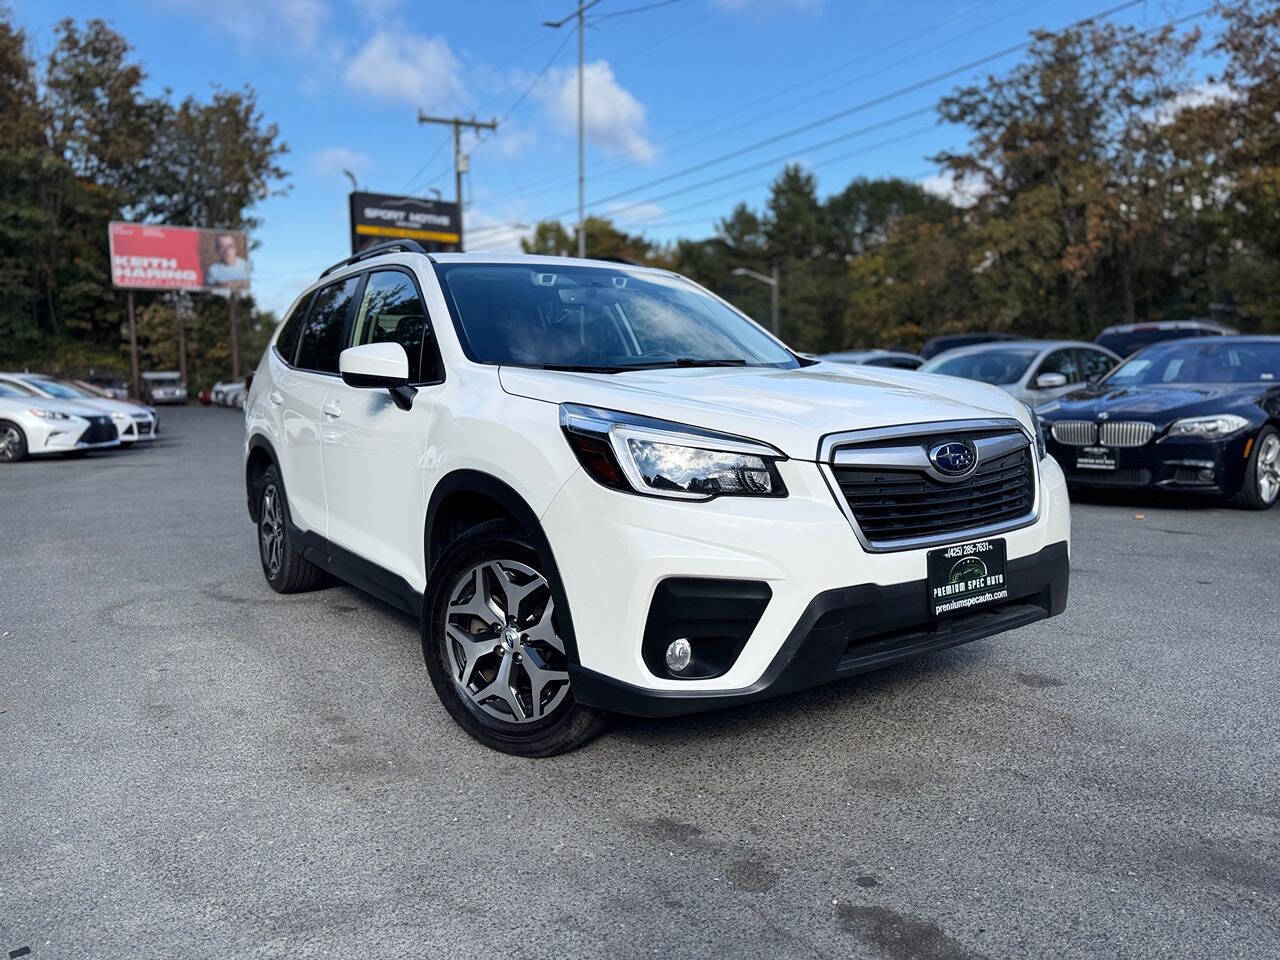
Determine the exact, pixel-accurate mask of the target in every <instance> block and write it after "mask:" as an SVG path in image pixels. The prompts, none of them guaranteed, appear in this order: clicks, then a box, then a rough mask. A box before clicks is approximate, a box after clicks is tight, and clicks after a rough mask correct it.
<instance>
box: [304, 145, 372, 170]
mask: <svg viewBox="0 0 1280 960" xmlns="http://www.w3.org/2000/svg"><path fill="white" fill-rule="evenodd" d="M309 166H310V167H311V172H312V173H314V174H316V175H317V176H321V177H327V176H330V175H332V174H335V173H342V171H343V170H350V171H351V172H352V173H354V174H355V175H356V176H357V177H362V176H364V175H365V174H366V173H368V172H369V169H370V168H371V167H372V166H373V157H371V156H369V155H368V154H367V153H364V152H363V151H360V150H351V149H349V148H348V147H325V148H324V149H323V150H321V151H319V152H317V153H315V154H313V155H312V157H311V161H310V164H309Z"/></svg>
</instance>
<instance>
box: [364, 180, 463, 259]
mask: <svg viewBox="0 0 1280 960" xmlns="http://www.w3.org/2000/svg"><path fill="white" fill-rule="evenodd" d="M395 239H405V240H417V241H418V242H419V243H421V244H422V245H423V246H424V247H426V248H427V249H428V250H431V251H444V250H459V249H461V247H462V232H461V229H460V227H459V223H458V205H457V204H456V203H445V202H443V201H441V200H424V199H422V198H421V197H397V196H392V195H390V194H385V193H353V194H351V252H352V253H359V252H360V251H361V249H363V248H364V247H367V246H368V245H369V244H371V243H378V242H379V241H382V240H395Z"/></svg>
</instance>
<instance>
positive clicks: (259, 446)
mask: <svg viewBox="0 0 1280 960" xmlns="http://www.w3.org/2000/svg"><path fill="white" fill-rule="evenodd" d="M258 450H261V451H263V452H264V453H265V454H266V455H267V456H268V457H269V458H270V459H271V463H272V464H273V465H274V466H275V468H276V472H277V473H279V472H280V458H279V457H278V456H276V448H275V447H273V446H272V445H271V441H270V440H268V439H267V438H266V437H265V436H263V435H262V434H260V433H255V434H254V435H253V436H252V437H250V438H249V449H248V450H247V451H246V452H245V457H244V487H245V496H246V498H247V501H248V505H249V519H250V520H252V521H253V522H254V523H257V522H258V498H257V492H258V491H257V485H256V484H255V483H254V482H253V475H252V474H251V473H250V472H249V463H250V462H251V461H252V460H253V454H254V452H255V451H258ZM280 484H281V486H283V485H284V477H283V476H282V477H280Z"/></svg>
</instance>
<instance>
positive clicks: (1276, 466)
mask: <svg viewBox="0 0 1280 960" xmlns="http://www.w3.org/2000/svg"><path fill="white" fill-rule="evenodd" d="M1277 499H1280V431H1277V430H1276V428H1275V427H1263V428H1262V429H1261V430H1260V431H1258V435H1257V437H1255V438H1254V441H1253V452H1252V453H1250V454H1249V460H1248V462H1247V463H1246V464H1245V470H1244V483H1243V484H1242V485H1241V488H1240V502H1241V504H1243V505H1244V506H1245V507H1247V508H1248V509H1250V510H1270V509H1271V508H1272V507H1273V506H1275V503H1276V500H1277Z"/></svg>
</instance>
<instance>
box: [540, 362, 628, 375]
mask: <svg viewBox="0 0 1280 960" xmlns="http://www.w3.org/2000/svg"><path fill="white" fill-rule="evenodd" d="M542 369H543V370H563V371H567V372H569V373H622V372H623V371H624V370H636V369H639V368H638V367H619V366H616V365H609V364H604V363H544V364H543V365H542Z"/></svg>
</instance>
